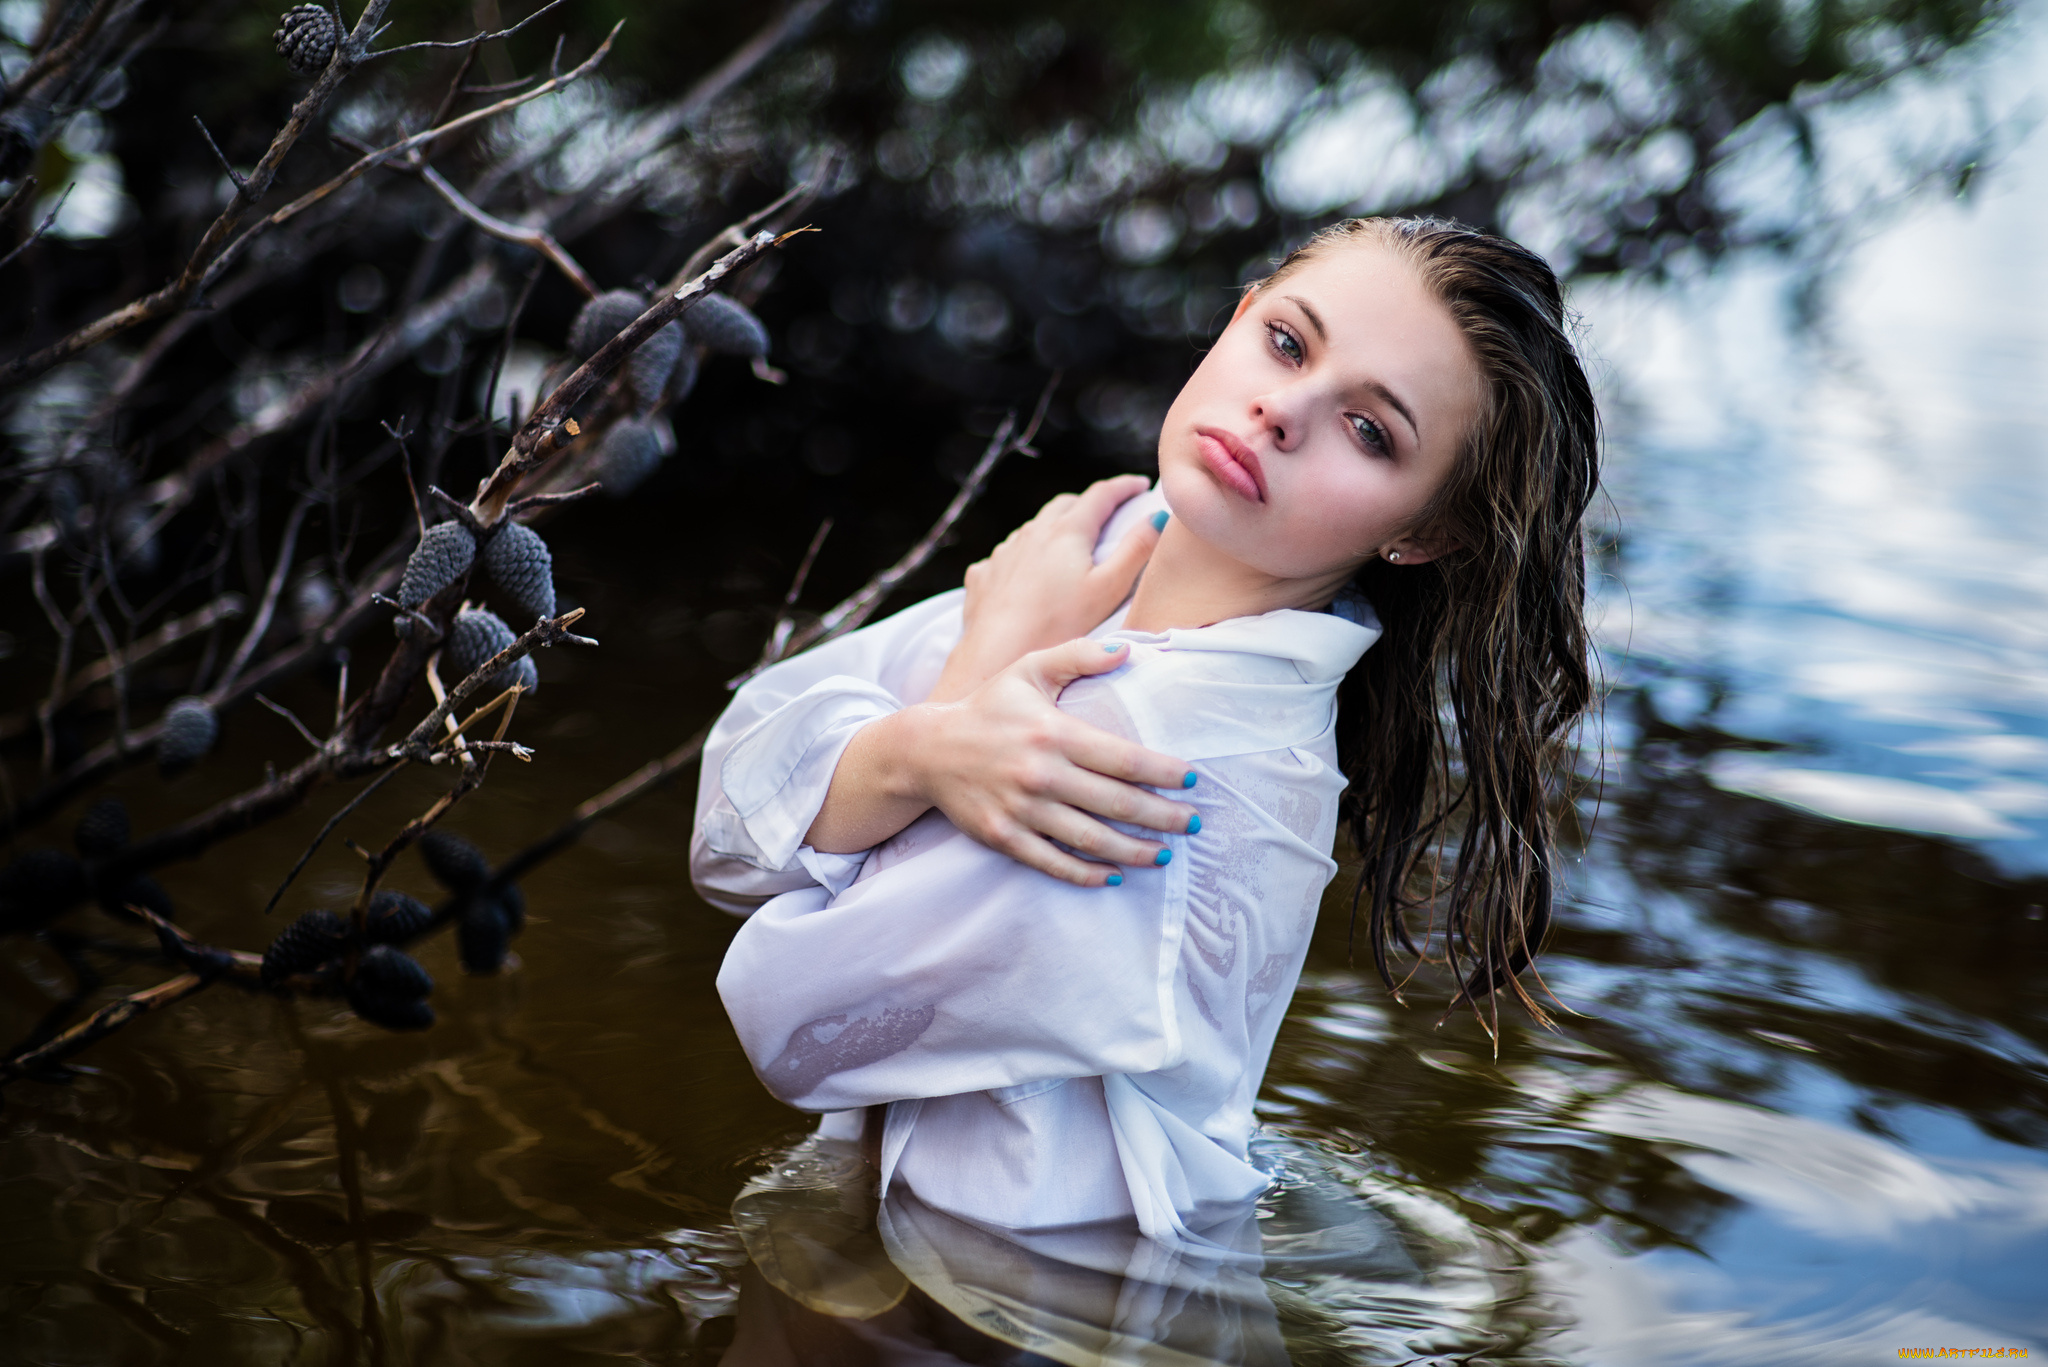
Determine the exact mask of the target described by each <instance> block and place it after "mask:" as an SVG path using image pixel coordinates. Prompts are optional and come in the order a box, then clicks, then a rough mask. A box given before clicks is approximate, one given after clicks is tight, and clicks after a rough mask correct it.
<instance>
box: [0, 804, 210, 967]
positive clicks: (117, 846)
mask: <svg viewBox="0 0 2048 1367" xmlns="http://www.w3.org/2000/svg"><path fill="white" fill-rule="evenodd" d="M128 837H129V821H128V808H127V807H126V805H124V804H123V803H122V801H121V799H120V798H118V797H103V798H100V799H99V800H98V801H96V802H94V803H93V804H92V805H91V806H90V807H88V808H86V810H85V815H84V816H82V817H80V818H79V819H78V825H77V827H76V829H74V830H73V831H72V834H71V843H72V848H73V849H75V850H76V851H77V853H76V854H71V853H67V852H66V851H64V850H59V849H53V848H45V849H38V850H27V851H24V852H23V853H22V854H19V855H17V856H16V857H15V858H14V859H13V860H12V861H11V862H10V863H9V864H8V865H7V866H6V867H5V868H0V935H5V934H27V933H31V932H34V931H38V930H41V929H42V928H43V927H45V926H47V925H49V924H50V923H51V922H52V921H54V920H56V919H57V918H58V917H59V916H62V915H63V914H64V913H65V912H67V911H69V910H71V908H73V907H75V906H77V905H78V904H79V903H81V902H97V903H99V905H100V907H101V908H102V909H103V910H105V911H106V912H107V914H108V915H110V916H118V917H120V918H121V919H122V920H126V921H133V920H135V919H137V918H136V916H135V914H134V913H133V912H131V911H129V910H128V908H129V907H130V906H140V907H146V908H148V909H149V910H150V911H153V912H155V913H156V914H157V915H159V916H161V917H163V918H164V919H165V920H166V921H168V920H171V919H173V917H174V909H173V908H172V906H171V899H170V897H169V896H168V895H167V894H166V893H165V892H164V890H163V888H162V887H161V886H160V885H159V884H158V883H157V881H156V880H155V879H154V878H151V877H150V876H149V875H148V874H146V873H128V872H124V871H123V870H122V868H121V866H120V855H121V852H122V851H123V850H125V849H127V848H128Z"/></svg>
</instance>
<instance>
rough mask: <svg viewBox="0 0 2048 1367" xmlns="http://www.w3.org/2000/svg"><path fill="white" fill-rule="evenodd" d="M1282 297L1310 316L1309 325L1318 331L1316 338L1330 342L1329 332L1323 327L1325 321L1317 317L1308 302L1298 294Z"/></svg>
mask: <svg viewBox="0 0 2048 1367" xmlns="http://www.w3.org/2000/svg"><path fill="white" fill-rule="evenodd" d="M1280 297H1281V298H1282V299H1285V300H1286V301H1287V302H1288V303H1290V304H1292V305H1294V306H1295V307H1296V308H1298V309H1300V310H1301V311H1302V312H1303V313H1305V314H1307V315H1308V325H1309V326H1310V327H1312V328H1314V329H1315V330H1316V336H1318V337H1320V338H1322V339H1323V340H1324V341H1326V342H1327V341H1329V340H1330V333H1329V330H1328V329H1326V328H1325V327H1324V326H1323V320H1322V319H1321V318H1320V317H1318V316H1317V314H1316V311H1315V310H1314V309H1312V308H1310V307H1309V306H1308V300H1306V299H1304V298H1302V297H1301V296H1300V295H1298V294H1283V295H1281V296H1280Z"/></svg>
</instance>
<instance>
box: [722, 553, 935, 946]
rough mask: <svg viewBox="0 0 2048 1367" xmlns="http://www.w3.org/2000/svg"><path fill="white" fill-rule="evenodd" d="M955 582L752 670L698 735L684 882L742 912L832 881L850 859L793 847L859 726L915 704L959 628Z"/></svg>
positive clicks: (846, 876) (854, 862) (834, 885)
mask: <svg viewBox="0 0 2048 1367" xmlns="http://www.w3.org/2000/svg"><path fill="white" fill-rule="evenodd" d="M962 597H963V595H962V593H961V592H960V591H958V590H955V591H954V592H952V593H942V594H940V595H938V596H937V597H935V598H929V599H926V600H925V601H924V602H922V603H919V604H916V605H915V606H913V607H909V608H906V609H904V610H903V611H902V612H899V613H896V614H895V615H894V616H891V617H887V618H884V619H883V620H882V621H880V622H876V623H874V624H873V625H871V626H866V627H863V628H861V629H860V630H859V631H855V632H849V633H848V634H847V635H845V636H842V637H841V638H840V639H838V640H836V641H832V642H830V643H828V644H826V645H823V646H820V647H818V648H817V649H815V650H810V651H806V652H805V653H804V654H802V655H799V656H796V657H795V658H793V659H789V660H785V661H783V662H782V663H780V664H777V665H773V666H771V667H770V668H768V669H766V670H763V671H762V672H761V673H760V674H758V675H756V676H755V677H754V678H752V679H750V680H748V681H747V682H746V683H745V684H744V685H742V686H741V687H740V689H739V691H738V692H737V693H736V694H735V695H734V697H733V700H732V703H731V704H730V705H729V706H728V707H727V708H726V710H725V712H724V713H723V714H722V715H721V716H720V717H719V719H718V721H717V722H716V723H715V724H714V725H713V726H712V728H711V734H710V735H709V736H707V737H706V738H705V742H704V753H703V758H702V761H701V763H700V766H699V777H698V781H697V820H696V826H695V829H694V830H693V832H692V833H691V838H690V878H691V881H692V882H693V883H695V884H696V887H697V891H698V893H699V894H700V895H702V896H703V898H704V899H705V900H706V901H708V902H710V903H711V904H712V905H713V906H716V907H719V908H721V909H723V910H726V911H730V912H733V913H735V914H738V915H745V914H747V913H749V912H751V911H753V910H754V909H755V908H756V907H758V906H760V905H761V904H762V903H763V902H766V901H767V900H768V899H769V898H771V897H776V896H779V895H781V894H782V893H785V892H790V891H794V890H796V889H799V888H806V887H822V888H828V889H833V890H838V889H841V888H844V887H845V886H846V885H847V884H848V883H850V882H851V881H852V879H853V876H854V875H855V874H856V873H858V872H859V870H860V867H861V863H862V860H863V858H864V856H862V855H834V854H826V853H823V852H822V851H818V850H813V849H811V848H810V847H809V846H808V845H805V844H804V843H803V836H804V834H805V832H807V831H809V830H810V827H811V823H812V822H813V821H815V820H816V819H817V816H818V812H819V810H820V809H821V808H822V807H823V806H824V805H825V794H826V793H827V791H829V790H830V788H831V786H832V773H833V770H834V769H836V768H837V767H838V764H839V759H840V756H841V755H843V754H844V753H845V751H846V747H847V745H848V744H849V743H850V742H851V741H852V740H853V737H854V736H855V734H857V733H858V732H859V730H860V728H861V727H862V726H865V725H866V724H867V723H868V722H871V721H874V720H875V719H877V718H878V717H883V716H887V715H888V714H890V713H891V712H895V711H897V710H898V709H900V708H902V707H904V706H907V705H909V704H911V703H915V702H919V701H922V700H923V699H924V698H925V697H926V696H927V695H929V694H930V692H931V690H932V687H933V685H934V684H936V683H937V681H938V676H939V671H940V670H941V669H943V668H944V667H945V662H946V656H947V655H948V654H949V653H950V652H951V651H952V648H953V645H954V643H955V642H956V641H958V639H959V636H960V603H961V599H962Z"/></svg>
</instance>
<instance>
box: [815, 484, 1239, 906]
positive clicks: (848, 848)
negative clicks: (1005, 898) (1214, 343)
mask: <svg viewBox="0 0 2048 1367" xmlns="http://www.w3.org/2000/svg"><path fill="white" fill-rule="evenodd" d="M1098 487H1100V486H1098ZM1112 606H1114V605H1112ZM1091 625H1092V624H1091ZM1129 656H1130V647H1129V646H1127V645H1125V644H1124V643H1122V642H1113V643H1111V644H1109V645H1107V646H1105V645H1104V644H1103V643H1102V642H1100V641H1090V640H1085V639H1084V640H1076V641H1068V642H1067V643H1065V644H1064V645H1060V646H1056V647H1054V648H1053V649H1051V650H1040V651H1035V652H1033V653H1032V654H1029V655H1026V656H1025V657H1024V658H1023V659H1021V660H1019V661H1017V662H1016V663H1015V664H1013V665H1011V666H1010V667H1008V668H1007V669H1004V670H1001V671H999V672H998V673H997V674H996V675H995V676H994V677H993V678H990V679H988V680H987V681H986V682H984V683H982V684H981V685H980V686H979V687H977V688H975V689H973V690H972V691H971V692H969V693H968V694H967V695H966V696H965V697H963V698H961V699H960V700H959V701H958V702H954V703H946V704H938V703H925V704H922V705H920V706H917V707H908V708H905V709H904V710H903V711H901V712H898V713H896V714H894V715H893V716H889V717H884V718H882V719H881V720H880V721H877V722H874V723H871V724H870V725H868V726H865V727H863V728H861V730H860V733H859V734H858V735H856V736H855V737H854V738H853V742H852V743H851V744H850V745H848V746H847V747H846V752H845V754H844V755H842V756H841V757H840V760H839V767H838V769H837V770H835V771H834V772H833V775H832V787H831V790H830V792H829V793H828V794H827V795H826V798H825V805H824V807H823V809H821V810H820V811H819V813H818V818H817V820H816V821H815V822H814V823H813V824H812V826H811V829H810V832H809V834H808V835H807V836H806V837H805V841H806V843H807V844H809V845H810V846H811V847H812V848H814V849H819V850H825V851H829V852H837V853H842V854H851V853H854V852H856V851H859V850H865V849H869V848H871V847H873V846H875V845H878V844H880V843H881V842H882V841H884V840H887V839H888V838H889V837H890V836H892V835H894V834H896V832H898V831H900V830H902V829H903V828H904V827H905V826H908V825H909V824H910V823H911V822H913V821H915V820H917V818H918V817H920V816H922V815H923V814H924V813H925V812H927V811H929V810H930V809H931V808H933V807H936V808H938V809H939V810H940V811H942V812H944V813H945V814H946V816H947V817H948V819H950V820H951V821H952V823H953V824H954V825H955V826H958V827H959V828H960V829H961V830H962V831H965V832H966V833H967V834H968V835H970V836H972V837H973V838H974V839H976V840H978V841H980V842H981V843H982V844H984V845H986V846H988V847H989V848H990V849H993V850H998V851H1001V852H1002V853H1004V854H1007V855H1009V856H1010V857H1011V858H1012V859H1015V860H1017V861H1018V862H1020V863H1023V864H1028V865H1030V866H1031V867H1032V868H1034V869H1038V870H1040V871H1041V872H1044V873H1049V874H1051V875H1052V876H1053V877H1055V878H1059V879H1063V880H1065V881H1066V882H1069V883H1078V884H1080V885H1081V886H1083V887H1100V886H1101V885H1102V884H1104V883H1106V882H1108V881H1109V880H1110V879H1112V878H1114V879H1116V880H1117V881H1119V882H1120V881H1122V874H1120V873H1119V872H1118V871H1117V870H1116V869H1114V868H1105V867H1104V866H1103V864H1091V863H1089V862H1088V861H1087V860H1085V859H1079V858H1076V857H1075V856H1073V855H1071V854H1068V853H1067V852H1066V851H1064V850H1061V849H1059V848H1057V847H1056V846H1055V845H1054V844H1053V843H1052V842H1053V841H1054V840H1058V841H1061V842H1062V843H1064V844H1066V845H1069V846H1072V847H1073V848H1074V849H1077V850H1080V851H1081V852H1082V853H1084V854H1088V855H1092V856H1094V857H1095V858H1097V859H1100V860H1104V861H1106V862H1108V863H1111V864H1130V865H1136V866H1139V867H1146V868H1149V867H1152V866H1153V865H1156V864H1158V863H1159V862H1161V861H1160V857H1159V856H1160V854H1161V852H1162V851H1163V850H1164V849H1165V846H1163V845H1161V844H1159V843H1158V842H1156V841H1148V840H1138V839H1134V838H1132V837H1131V836H1127V835H1124V834H1123V833H1121V832H1119V831H1115V830H1112V829H1110V827H1108V826H1107V825H1105V824H1103V821H1102V820H1099V819H1098V818H1106V819H1108V820H1112V821H1122V822H1126V823H1129V824H1131V825H1136V826H1144V827H1149V828H1151V829H1153V830H1157V831H1172V832H1184V831H1189V830H1193V829H1199V825H1198V823H1197V822H1196V820H1195V815H1196V814H1195V809H1194V808H1193V807H1190V806H1188V805H1187V804H1185V803H1181V802H1169V801H1168V800H1167V799H1165V798H1163V797H1160V796H1158V795H1157V794H1154V793H1148V792H1146V791H1144V789H1143V788H1140V787H1139V786H1137V785H1139V784H1145V785H1148V786H1150V787H1154V788H1167V789H1179V788H1182V787H1185V786H1187V785H1188V784H1189V783H1190V782H1191V781H1192V779H1193V777H1194V775H1193V772H1192V771H1191V770H1189V768H1188V767H1187V765H1186V764H1184V763H1182V762H1181V761H1179V760H1176V759H1170V758H1168V757H1167V756H1165V755H1161V754H1158V753H1156V752H1154V751H1151V750H1147V749H1145V748H1144V747H1143V746H1141V745H1137V744H1134V743H1132V742H1130V741H1127V740H1123V739H1120V738H1119V737H1116V736H1112V735H1111V734H1109V733H1108V732H1107V731H1104V730H1101V729H1100V728H1098V727H1094V726H1090V725H1088V724H1087V723H1086V722H1082V721H1077V720H1075V719H1074V718H1072V717H1069V716H1067V715H1066V714H1065V713H1063V712H1061V711H1060V710H1059V709H1058V708H1057V707H1055V706H1053V700H1054V699H1056V698H1058V697H1059V695H1060V690H1061V689H1063V688H1065V687H1066V686H1067V685H1068V684H1069V683H1072V682H1073V681H1074V680H1075V679H1078V678H1081V677H1083V676H1085V675H1089V674H1101V673H1104V672H1106V671H1108V670H1111V669H1114V668H1116V667H1117V666H1118V665H1120V664H1122V663H1123V662H1124V661H1125V660H1126V659H1128V658H1129ZM1091 814H1092V815H1091Z"/></svg>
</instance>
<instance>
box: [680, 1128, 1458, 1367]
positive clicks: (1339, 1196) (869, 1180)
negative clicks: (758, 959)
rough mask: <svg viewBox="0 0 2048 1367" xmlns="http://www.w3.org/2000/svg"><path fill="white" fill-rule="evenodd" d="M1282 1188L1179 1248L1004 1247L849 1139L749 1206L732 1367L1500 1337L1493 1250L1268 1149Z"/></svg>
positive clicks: (824, 1144) (787, 1172) (1222, 1357)
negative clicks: (877, 1194)
mask: <svg viewBox="0 0 2048 1367" xmlns="http://www.w3.org/2000/svg"><path fill="white" fill-rule="evenodd" d="M1253 1154H1254V1158H1255V1159H1256V1161H1257V1162H1258V1163H1259V1165H1260V1166H1261V1168H1262V1169H1263V1170H1265V1171H1266V1172H1268V1173H1269V1174H1271V1175H1272V1177H1273V1178H1274V1185H1273V1188H1272V1190H1271V1191H1269V1192H1268V1193H1267V1194H1266V1196H1264V1197H1263V1198H1261V1199H1260V1200H1259V1201H1258V1202H1257V1203H1255V1204H1248V1205H1246V1206H1244V1207H1243V1208H1241V1209H1238V1210H1235V1211H1226V1212H1224V1213H1223V1215H1222V1218H1221V1219H1219V1220H1218V1221H1216V1222H1215V1223H1213V1224H1210V1225H1208V1226H1205V1227H1204V1228H1202V1229H1200V1230H1197V1231H1194V1232H1193V1234H1194V1237H1193V1238H1191V1239H1187V1240H1182V1241H1178V1242H1175V1243H1172V1244H1168V1243H1163V1242H1159V1241H1155V1240H1152V1239H1148V1238H1145V1237H1144V1236H1143V1235H1141V1234H1140V1233H1139V1232H1138V1230H1137V1227H1136V1225H1135V1224H1134V1223H1131V1222H1129V1221H1111V1222H1104V1223H1101V1224H1094V1225H1080V1226H1072V1227H1068V1228H1063V1229H1059V1230H1054V1231H1041V1232H1033V1233H1029V1234H1017V1233H999V1232H996V1231H992V1230H989V1229H986V1228H983V1227H981V1226H978V1225H975V1224H971V1223H969V1222H966V1221H962V1220H960V1219H958V1218H956V1217H954V1216H952V1215H949V1214H947V1213H945V1212H943V1211H939V1210H935V1209H933V1208H932V1207H930V1206H927V1205H925V1204H924V1203H923V1202H922V1201H920V1200H918V1198H917V1197H916V1195H915V1194H914V1193H912V1192H910V1191H909V1190H908V1189H907V1188H905V1187H904V1186H903V1185H902V1184H900V1183H899V1184H897V1185H896V1186H895V1187H894V1188H893V1189H892V1190H891V1191H890V1193H889V1195H888V1197H887V1198H886V1199H885V1200H883V1201H882V1202H881V1203H880V1205H879V1207H878V1206H877V1204H876V1202H875V1201H874V1199H873V1196H872V1191H873V1176H874V1174H873V1170H872V1169H871V1168H870V1167H868V1165H867V1164H866V1163H865V1162H864V1161H863V1160H862V1158H861V1156H860V1154H859V1153H858V1152H857V1150H856V1149H855V1147H854V1146H853V1145H851V1144H848V1143H845V1142H844V1141H836V1140H824V1139H812V1140H809V1141H807V1142H805V1143H804V1144H802V1145H800V1146H798V1147H797V1148H796V1149H794V1150H792V1151H791V1152H790V1153H788V1154H786V1155H784V1156H782V1157H780V1158H778V1159H777V1160H775V1162H774V1163H773V1164H772V1165H771V1166H770V1167H769V1169H768V1170H767V1171H766V1172H764V1173H763V1174H761V1175H760V1176H758V1177H756V1178H755V1179H754V1180H753V1181H752V1182H750V1183H749V1184H748V1185H747V1187H746V1188H745V1190H743V1191H742V1192H741V1193H740V1196H739V1199H738V1200H737V1201H736V1202H735V1203H734V1207H733V1216H734V1220H735V1222H736V1224H737V1227H738V1230H739V1235H740V1238H741V1241H742V1242H743V1243H744V1245H745V1247H746V1249H747V1252H748V1253H749V1255H750V1256H751V1257H752V1260H753V1267H754V1270H755V1272H754V1277H753V1280H752V1281H751V1282H750V1283H748V1284H746V1289H745V1290H744V1291H743V1293H742V1296H741V1300H740V1306H739V1327H738V1336H737V1338H736V1339H735V1341H734V1343H733V1345H732V1348H731V1349H730V1350H729V1351H728V1353H727V1355H726V1356H725V1357H724V1358H723V1359H722V1360H721V1361H723V1362H724V1363H725V1364H727V1367H763V1365H764V1364H780V1363H784V1362H791V1361H797V1362H805V1363H819V1364H825V1363H840V1362H845V1363H856V1362H858V1363H869V1362H874V1363H888V1364H898V1363H902V1364H908V1363H917V1364H935V1365H936V1364H942V1363H948V1362H975V1363H1019V1364H1022V1363H1045V1362H1058V1363H1065V1364H1069V1365H1070V1367H1094V1365H1095V1364H1102V1367H1227V1365H1229V1364H1244V1365H1245V1367H1255V1365H1258V1364H1278V1363H1287V1362H1294V1363H1310V1362H1318V1361H1332V1362H1336V1361H1343V1362H1367V1363H1377V1362H1396V1361H1412V1360H1413V1359H1414V1358H1415V1357H1416V1356H1417V1355H1418V1354H1428V1353H1453V1352H1458V1353H1469V1352H1472V1351H1474V1350H1476V1349H1480V1348H1484V1347H1487V1346H1489V1344H1490V1343H1491V1342H1492V1341H1494V1340H1495V1339H1497V1337H1498V1336H1497V1335H1494V1334H1492V1333H1489V1332H1488V1331H1487V1330H1486V1328H1485V1327H1484V1326H1485V1324H1486V1322H1487V1320H1488V1319H1489V1318H1490V1316H1491V1311H1492V1306H1493V1303H1494V1301H1495V1299H1496V1297H1495V1288H1494V1286H1493V1283H1492V1280H1491V1277H1490V1275H1489V1268H1488V1265H1487V1262H1486V1260H1485V1257H1484V1249H1483V1245H1482V1242H1481V1240H1480V1239H1479V1238H1478V1236H1477V1234H1476V1232H1475V1231H1474V1230H1473V1229H1472V1228H1471V1227H1470V1226H1469V1225H1467V1224H1466V1223H1465V1222H1464V1221H1463V1220H1461V1219H1459V1217H1457V1216H1456V1215H1455V1214H1453V1213H1452V1212H1451V1211H1450V1210H1448V1209H1446V1208H1444V1207H1443V1206H1441V1205H1439V1204H1437V1203H1435V1202H1432V1201H1430V1200H1429V1199H1428V1198H1426V1197H1423V1196H1419V1195H1416V1194H1414V1193H1408V1192H1402V1191H1399V1190H1397V1189H1395V1188H1393V1187H1391V1186H1389V1185H1387V1184H1386V1183H1385V1182H1384V1181H1382V1180H1379V1179H1375V1178H1373V1177H1371V1176H1370V1175H1369V1174H1368V1173H1366V1172H1365V1171H1364V1170H1362V1169H1355V1168H1348V1167H1347V1166H1346V1165H1345V1164H1344V1163H1343V1161H1342V1159H1341V1158H1340V1157H1339V1156H1338V1155H1336V1154H1334V1153H1326V1152H1324V1151H1322V1150H1320V1149H1318V1148H1316V1147H1314V1146H1312V1145H1308V1144H1303V1143H1299V1142H1295V1141H1289V1140H1286V1139H1283V1138H1281V1137H1279V1136H1277V1135H1275V1134H1272V1133H1267V1134H1264V1135H1262V1136H1261V1137H1260V1138H1259V1139H1258V1141H1257V1142H1256V1143H1255V1145H1254V1148H1253Z"/></svg>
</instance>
